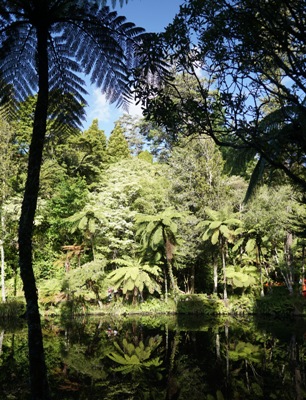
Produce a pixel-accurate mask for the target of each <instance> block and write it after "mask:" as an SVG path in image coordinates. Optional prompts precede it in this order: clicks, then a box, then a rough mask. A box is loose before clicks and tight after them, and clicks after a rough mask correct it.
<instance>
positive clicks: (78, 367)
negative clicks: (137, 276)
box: [0, 316, 306, 400]
mask: <svg viewBox="0 0 306 400" xmlns="http://www.w3.org/2000/svg"><path fill="white" fill-rule="evenodd" d="M0 333H1V336H0V338H1V341H0V388H1V389H0V398H1V399H2V398H3V399H7V398H10V399H18V400H23V399H28V398H29V397H28V392H27V387H28V376H27V370H26V365H27V359H26V354H27V352H26V348H27V347H26V329H25V327H23V326H18V327H14V328H12V327H10V326H5V327H2V326H1V324H0ZM305 334H306V321H305V320H304V319H298V320H294V319H293V320H290V321H287V320H286V321H285V320H282V321H277V320H274V321H273V320H269V321H262V320H261V321H257V320H256V319H253V318H245V319H242V320H237V319H236V320H235V319H229V318H227V319H226V320H223V319H219V318H218V319H215V320H213V321H208V320H205V319H204V320H203V319H201V317H199V316H197V317H194V318H193V317H191V316H188V317H187V316H186V317H182V316H180V317H178V318H177V317H175V316H167V317H164V318H158V317H156V316H155V317H149V316H147V317H139V318H134V319H129V318H127V317H125V318H123V317H122V318H117V319H110V318H106V317H104V318H100V319H96V318H95V319H94V318H92V319H88V320H84V319H83V320H77V319H74V320H73V321H70V322H69V323H67V324H57V323H56V322H55V321H45V324H44V335H45V342H46V360H47V364H48V370H49V371H50V383H51V387H52V390H53V399H61V400H70V399H79V400H83V399H84V400H85V399H86V400H87V399H88V400H92V399H93V400H95V399H99V400H101V399H105V400H122V399H124V400H129V399H133V400H138V399H139V400H176V399H177V400H222V399H246V400H248V399H252V400H257V399H269V398H271V399H272V398H277V399H278V400H279V399H284V400H287V399H288V400H293V399H294V400H302V399H304V398H306V392H305V379H306V378H305V377H306V369H305V361H306V358H305V356H306V342H305V338H306V336H305Z"/></svg>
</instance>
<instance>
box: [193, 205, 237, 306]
mask: <svg viewBox="0 0 306 400" xmlns="http://www.w3.org/2000/svg"><path fill="white" fill-rule="evenodd" d="M205 212H206V214H207V216H208V218H209V219H207V220H205V221H202V222H200V223H199V225H198V227H199V228H203V227H205V228H206V230H205V232H204V234H203V237H202V238H203V240H204V241H206V240H210V241H211V243H212V244H213V245H216V244H217V245H218V247H219V251H220V255H221V260H222V269H223V298H224V301H225V302H226V301H227V284H226V248H227V243H228V242H231V241H232V240H233V236H234V231H233V230H232V229H230V228H231V227H234V226H239V225H241V221H240V220H239V219H238V218H235V217H236V215H235V214H233V213H230V211H229V210H228V209H227V208H225V209H222V210H219V211H215V210H211V209H208V208H207V209H206V210H205Z"/></svg>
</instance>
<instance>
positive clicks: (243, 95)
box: [0, 0, 306, 399]
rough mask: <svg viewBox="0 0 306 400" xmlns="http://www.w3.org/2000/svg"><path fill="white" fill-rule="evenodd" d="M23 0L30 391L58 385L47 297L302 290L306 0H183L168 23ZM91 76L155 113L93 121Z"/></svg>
mask: <svg viewBox="0 0 306 400" xmlns="http://www.w3.org/2000/svg"><path fill="white" fill-rule="evenodd" d="M15 3H16V2H11V1H10V0H6V1H3V2H2V4H1V5H0V21H1V27H2V30H1V33H0V89H1V90H0V100H1V102H0V107H1V109H0V111H1V121H0V135H1V138H0V141H1V148H0V152H1V165H0V180H1V184H0V194H1V196H0V216H1V224H0V253H1V293H2V303H6V302H8V301H9V302H12V301H13V300H14V299H15V300H16V299H17V300H20V298H21V297H23V295H22V291H23V292H24V296H25V302H26V317H27V321H28V328H29V331H28V332H29V338H28V340H29V350H30V357H29V359H30V366H31V368H30V374H31V378H32V389H33V399H34V398H35V399H36V398H37V399H38V398H49V397H48V394H47V393H48V384H47V379H46V374H45V367H44V359H43V346H42V335H41V325H40V315H39V307H41V309H42V310H48V309H51V308H52V312H55V311H54V308H57V307H58V308H59V309H60V308H61V306H62V304H63V303H66V304H70V305H72V307H73V310H74V311H76V312H83V313H85V312H87V311H88V310H89V309H90V307H91V306H93V307H94V308H96V309H97V310H100V311H101V309H103V307H104V306H105V305H109V303H112V304H113V303H116V304H125V305H129V306H130V307H132V308H133V307H137V306H139V307H142V305H144V304H151V307H152V309H156V308H157V309H158V307H162V306H165V304H166V305H167V304H168V303H169V302H174V304H175V307H177V310H181V311H184V310H185V311H186V309H187V308H188V307H187V306H186V304H187V302H188V301H189V304H190V305H191V307H189V310H190V309H191V310H193V311H195V310H197V311H199V310H198V309H197V307H199V304H198V303H197V300H195V299H196V295H202V297H203V298H205V299H206V300H207V302H206V303H205V304H206V307H202V311H203V309H206V308H209V307H211V304H214V302H212V301H213V300H215V302H216V303H217V302H218V304H219V303H221V304H222V306H224V309H223V311H224V310H226V309H229V308H228V307H230V303H231V300H232V299H233V300H235V301H237V299H238V301H240V305H239V307H240V310H242V311H245V310H247V311H250V312H254V310H255V308H254V307H255V300H256V299H258V298H259V299H263V298H266V297H267V295H271V294H272V293H281V294H282V296H283V298H284V297H286V298H287V297H289V298H293V297H295V298H297V299H300V300H303V296H302V294H303V288H304V269H305V243H306V242H305V219H306V209H305V189H306V175H305V150H306V141H305V138H306V134H305V120H306V118H305V116H306V108H305V107H306V105H305V94H306V71H305V46H306V43H305V28H304V27H305V24H306V11H305V10H306V7H305V2H304V1H303V0H294V1H292V2H290V3H289V2H288V1H286V0H275V1H271V2H266V1H261V0H256V1H253V0H246V1H241V0H236V1H233V2H227V1H225V0H220V1H218V2H216V1H215V0H208V1H205V2H202V1H196V0H186V1H185V2H182V6H181V7H180V11H179V13H178V14H177V15H176V16H175V18H174V20H173V22H172V23H171V24H170V25H169V26H168V27H167V28H166V29H165V31H164V32H162V33H159V34H151V33H146V32H145V31H144V30H143V29H142V28H138V27H136V26H135V25H134V24H133V23H129V22H126V20H125V18H124V17H120V16H118V15H117V13H116V12H115V11H111V10H110V8H108V7H107V6H106V3H107V2H106V1H70V0H57V1H54V0H45V1H41V0H40V1H37V0H33V1H32V2H29V3H28V2H27V1H19V2H18V3H16V4H15ZM113 3H116V2H113ZM121 3H122V2H121ZM249 21H252V24H250V23H249ZM82 74H84V75H88V76H89V77H90V79H91V83H92V84H95V85H96V86H97V87H99V88H100V89H101V90H102V92H103V93H106V95H107V99H108V100H109V101H110V102H113V103H114V102H115V103H116V104H117V105H118V106H122V107H123V108H128V104H129V103H130V102H131V101H132V100H133V99H136V101H138V102H140V103H141V104H142V107H143V116H144V117H143V118H137V119H136V118H132V117H130V116H129V115H128V114H124V115H123V116H122V117H121V118H120V119H119V120H118V121H117V122H116V124H115V126H114V129H113V131H112V132H111V134H110V136H109V137H106V135H105V133H104V131H103V127H100V126H99V121H98V120H94V121H92V124H91V126H90V127H89V128H88V129H87V130H85V131H83V130H82V128H81V126H82V124H81V123H82V121H83V120H84V118H85V111H84V110H85V106H86V101H85V99H84V95H85V93H86V87H85V86H86V85H85V81H84V80H83V79H82ZM19 277H21V279H20V278H19ZM180 298H181V299H183V301H181V303H184V302H185V304H181V305H179V304H180V303H179V300H180ZM254 299H255V300H254ZM160 300H161V301H160ZM76 304H77V306H78V307H75V305H76ZM201 304H202V303H201ZM246 304H247V305H246ZM209 305H210V306H209ZM186 307H187V308H186ZM213 307H214V306H213ZM239 307H238V308H239ZM213 311H214V312H217V311H218V312H220V309H217V308H213ZM221 311H222V310H221ZM231 311H233V312H234V311H235V310H234V308H231ZM35 371H36V372H35ZM37 371H39V373H37ZM43 393H44V394H43Z"/></svg>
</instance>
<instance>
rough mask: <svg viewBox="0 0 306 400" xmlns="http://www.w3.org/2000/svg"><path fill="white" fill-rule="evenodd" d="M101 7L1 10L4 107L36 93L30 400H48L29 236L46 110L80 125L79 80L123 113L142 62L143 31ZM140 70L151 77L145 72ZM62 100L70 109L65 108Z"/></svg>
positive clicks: (18, 5) (29, 184) (64, 1)
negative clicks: (85, 76) (134, 71)
mask: <svg viewBox="0 0 306 400" xmlns="http://www.w3.org/2000/svg"><path fill="white" fill-rule="evenodd" d="M102 5H104V1H90V0H88V1H81V0H79V1H72V0H44V1H42V0H33V1H31V2H28V1H26V0H20V1H18V2H14V1H11V0H4V1H2V2H1V5H0V22H1V36H0V73H1V76H0V78H1V79H0V84H1V95H2V99H1V100H2V103H4V102H6V104H11V101H9V100H11V98H12V93H13V95H14V96H15V97H16V98H17V99H24V98H26V97H27V96H29V95H30V94H33V93H35V92H36V91H37V92H38V94H37V102H36V106H35V112H34V118H33V131H32V138H31V144H30V149H29V161H28V174H27V181H26V185H25V191H24V198H23V204H22V211H21V218H20V224H19V264H20V273H21V277H22V281H23V287H24V293H25V298H26V303H27V322H28V341H29V361H30V378H31V379H30V381H31V390H32V399H40V400H41V399H47V398H49V388H48V382H47V374H46V366H45V360H44V350H43V340H42V332H41V322H40V315H39V309H38V296H37V288H36V282H35V276H34V273H33V266H32V233H33V221H34V216H35V210H36V205H37V197H38V190H39V174H40V167H41V162H42V153H43V147H44V142H45V137H46V126H47V119H48V116H49V115H50V110H52V117H53V120H54V121H55V124H54V129H58V128H59V126H61V128H62V129H64V128H66V129H68V130H69V129H71V127H72V128H75V127H76V126H78V125H79V124H80V121H81V119H82V117H83V116H84V111H83V105H84V104H86V102H85V100H84V98H83V95H84V93H85V88H84V86H85V83H84V81H83V80H82V79H81V78H80V73H81V72H82V73H85V74H89V75H90V76H91V82H92V83H94V84H96V85H97V86H98V87H100V88H101V89H102V91H103V92H105V93H106V94H107V98H108V100H109V101H111V102H115V101H117V104H118V105H126V104H127V103H128V101H129V99H130V81H131V70H132V69H133V68H134V67H137V66H139V64H140V63H141V62H144V63H145V62H146V61H145V59H144V54H141V53H140V52H139V51H138V50H139V48H140V46H143V43H144V41H145V38H144V34H143V30H142V29H141V28H137V27H135V25H134V24H132V23H127V22H126V20H125V18H124V17H118V16H117V13H116V12H110V10H109V8H108V7H103V6H102ZM140 70H143V71H146V72H148V68H145V69H143V68H140ZM67 97H69V98H70V99H71V101H69V102H67V101H66V100H67ZM6 109H7V107H6Z"/></svg>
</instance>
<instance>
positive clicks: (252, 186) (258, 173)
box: [243, 157, 267, 203]
mask: <svg viewBox="0 0 306 400" xmlns="http://www.w3.org/2000/svg"><path fill="white" fill-rule="evenodd" d="M266 166H267V163H266V160H265V159H264V158H262V157H260V158H259V160H258V162H257V164H256V166H255V168H254V170H253V172H252V175H251V178H250V180H249V184H248V188H247V191H246V194H245V197H244V200H243V202H244V203H247V202H248V201H249V200H250V199H251V198H252V196H253V195H254V193H255V190H256V188H257V187H258V184H259V182H260V180H261V179H262V177H263V174H264V171H265V168H266Z"/></svg>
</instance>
